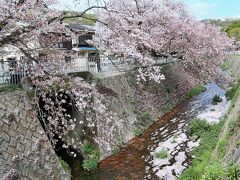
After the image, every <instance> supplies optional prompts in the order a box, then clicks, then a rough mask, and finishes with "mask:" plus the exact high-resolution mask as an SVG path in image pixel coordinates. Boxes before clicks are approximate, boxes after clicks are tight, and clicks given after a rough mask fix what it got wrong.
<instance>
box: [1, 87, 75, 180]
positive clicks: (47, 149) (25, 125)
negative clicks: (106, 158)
mask: <svg viewBox="0 0 240 180" xmlns="http://www.w3.org/2000/svg"><path fill="white" fill-rule="evenodd" d="M0 99H1V101H0V144H1V146H0V179H21V180H22V179H23V180H25V179H26V180H27V179H32V180H38V179H39V180H43V179H44V180H45V179H46V180H47V179H56V180H60V179H63V180H66V179H70V178H69V172H65V171H64V170H63V168H62V166H61V164H60V161H59V159H58V158H57V156H56V155H55V152H54V150H53V148H52V146H51V144H50V142H49V141H48V138H47V136H46V135H45V132H44V130H43V128H42V126H41V124H40V122H39V120H38V118H37V115H36V113H35V111H34V110H33V108H32V106H31V105H30V104H29V101H28V99H27V98H26V96H25V93H24V92H22V91H17V92H14V93H1V94H0Z"/></svg>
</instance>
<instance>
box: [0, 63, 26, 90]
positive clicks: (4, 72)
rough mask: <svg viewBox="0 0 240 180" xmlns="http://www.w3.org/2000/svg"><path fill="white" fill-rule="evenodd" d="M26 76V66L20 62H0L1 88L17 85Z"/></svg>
mask: <svg viewBox="0 0 240 180" xmlns="http://www.w3.org/2000/svg"><path fill="white" fill-rule="evenodd" d="M25 75H26V66H25V65H23V64H22V63H20V61H16V60H9V61H0V87H2V86H6V85H17V84H19V83H20V82H21V79H22V77H24V76H25Z"/></svg>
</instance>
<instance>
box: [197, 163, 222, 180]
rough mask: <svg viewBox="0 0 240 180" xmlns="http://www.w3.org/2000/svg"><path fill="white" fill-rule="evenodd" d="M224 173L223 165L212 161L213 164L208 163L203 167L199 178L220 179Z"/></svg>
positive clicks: (203, 179) (207, 179) (205, 179)
mask: <svg viewBox="0 0 240 180" xmlns="http://www.w3.org/2000/svg"><path fill="white" fill-rule="evenodd" d="M224 175H225V172H224V167H223V165H222V164H221V163H219V162H214V163H213V164H210V165H209V166H208V167H207V168H205V171H204V172H203V176H202V177H201V180H213V179H216V180H217V179H222V177H224Z"/></svg>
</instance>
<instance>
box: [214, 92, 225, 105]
mask: <svg viewBox="0 0 240 180" xmlns="http://www.w3.org/2000/svg"><path fill="white" fill-rule="evenodd" d="M222 100H223V99H222V98H221V96H219V95H217V94H216V95H215V96H214V97H213V99H212V104H218V103H220V102H222Z"/></svg>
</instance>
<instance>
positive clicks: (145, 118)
mask: <svg viewBox="0 0 240 180" xmlns="http://www.w3.org/2000/svg"><path fill="white" fill-rule="evenodd" d="M150 121H151V114H150V113H149V112H148V111H145V112H143V113H142V114H141V115H140V118H139V125H141V126H143V127H146V126H147V124H148V122H150Z"/></svg>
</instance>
